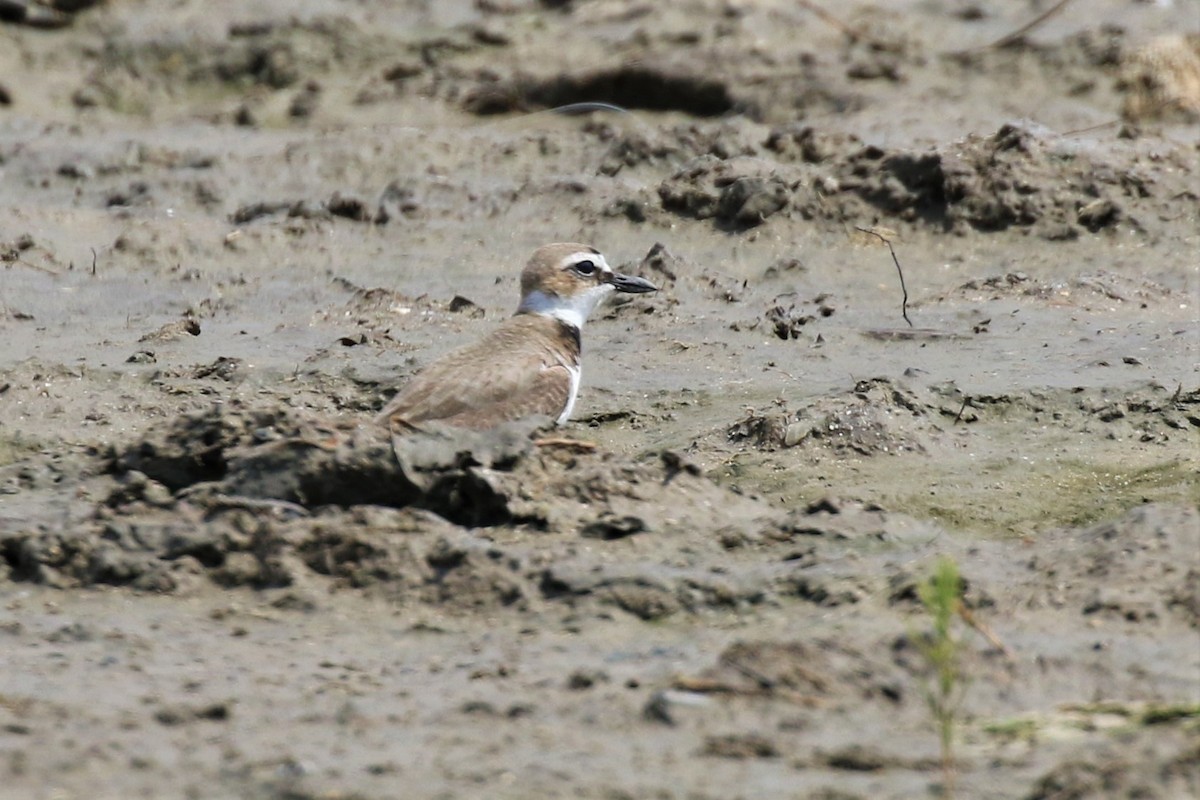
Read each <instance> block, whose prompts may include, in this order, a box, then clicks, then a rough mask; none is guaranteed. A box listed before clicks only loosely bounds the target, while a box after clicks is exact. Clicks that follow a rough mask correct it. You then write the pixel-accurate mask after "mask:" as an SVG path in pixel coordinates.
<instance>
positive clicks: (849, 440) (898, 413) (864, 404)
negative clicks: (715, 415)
mask: <svg viewBox="0 0 1200 800" xmlns="http://www.w3.org/2000/svg"><path fill="white" fill-rule="evenodd" d="M935 400H936V398H933V397H921V396H920V395H918V394H917V393H916V392H914V391H913V390H911V389H908V388H907V387H903V386H900V385H897V384H894V383H893V382H892V381H889V380H886V379H883V378H876V379H874V380H866V381H859V382H858V383H857V384H856V385H855V387H854V389H853V390H852V391H851V392H850V393H849V395H848V396H847V397H844V398H837V399H826V400H825V401H823V402H821V403H816V404H813V405H811V406H810V407H808V408H806V409H804V410H803V411H801V412H798V413H785V412H782V411H778V412H768V413H766V414H760V413H758V412H751V413H750V414H749V415H748V416H746V417H745V418H743V419H741V420H739V421H738V422H736V423H734V424H733V425H732V426H730V427H729V428H728V430H727V431H726V433H727V435H728V437H729V439H730V441H735V442H738V441H747V442H749V443H751V444H753V445H754V446H756V447H760V448H766V449H774V448H778V447H796V446H814V445H820V446H824V447H828V448H831V449H833V450H835V451H846V452H853V453H857V454H859V455H864V456H874V455H882V454H887V453H890V454H893V455H895V454H898V453H902V452H922V451H924V450H925V449H926V445H927V443H928V441H929V440H930V438H931V437H937V436H938V435H939V434H940V433H941V428H940V427H939V425H937V424H936V423H934V422H933V421H932V420H933V419H935V418H936V416H937V409H938V406H937V404H936V402H935Z"/></svg>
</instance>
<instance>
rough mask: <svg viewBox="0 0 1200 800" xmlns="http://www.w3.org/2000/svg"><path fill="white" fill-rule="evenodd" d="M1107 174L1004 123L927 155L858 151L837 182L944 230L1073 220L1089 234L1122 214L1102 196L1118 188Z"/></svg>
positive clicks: (895, 211)
mask: <svg viewBox="0 0 1200 800" xmlns="http://www.w3.org/2000/svg"><path fill="white" fill-rule="evenodd" d="M1110 172H1111V171H1106V170H1098V169H1097V165H1095V164H1092V163H1089V161H1088V159H1086V158H1084V157H1082V156H1078V157H1077V156H1075V155H1073V154H1069V153H1066V152H1062V153H1057V154H1056V153H1052V152H1048V143H1047V142H1046V141H1045V140H1043V139H1042V137H1040V136H1039V135H1038V134H1036V133H1034V132H1033V131H1031V130H1029V129H1028V128H1022V127H1018V126H1014V125H1005V126H1003V127H1001V128H1000V130H998V131H997V132H996V133H995V134H993V135H991V136H987V137H971V138H968V139H967V140H966V141H964V142H962V143H960V144H958V145H953V146H949V147H943V148H941V149H939V150H935V151H931V152H926V153H894V154H889V153H886V152H885V151H883V150H882V149H880V148H877V147H867V148H864V149H862V150H860V151H859V152H858V153H857V154H855V155H853V156H852V157H851V158H850V159H849V160H848V162H846V164H845V165H844V171H843V172H842V173H841V174H840V175H839V176H838V181H839V185H840V187H841V189H843V190H849V191H854V192H855V193H856V194H857V195H858V196H859V197H861V198H862V199H863V200H865V201H867V202H868V203H870V204H871V205H872V206H875V207H876V208H879V209H881V210H883V211H885V212H887V213H888V214H891V215H895V216H897V217H899V218H901V219H905V220H909V221H916V220H923V221H925V222H926V223H928V224H932V225H937V226H940V227H944V228H947V229H955V228H959V227H962V226H968V227H970V228H974V229H976V230H981V231H998V230H1004V229H1005V228H1009V227H1028V226H1032V225H1034V224H1038V223H1041V224H1050V223H1074V222H1078V223H1079V224H1081V225H1083V226H1084V227H1086V228H1088V229H1089V230H1093V231H1095V230H1099V229H1100V228H1103V227H1108V226H1110V225H1112V224H1114V223H1116V222H1117V221H1118V220H1119V219H1120V216H1121V214H1120V206H1119V205H1118V204H1117V203H1116V202H1115V201H1114V200H1112V199H1111V198H1110V197H1108V194H1109V193H1115V192H1124V191H1125V187H1124V186H1123V181H1122V178H1121V176H1119V175H1116V174H1115V173H1113V174H1110ZM1124 183H1127V182H1124ZM1062 187H1072V188H1070V189H1067V188H1062Z"/></svg>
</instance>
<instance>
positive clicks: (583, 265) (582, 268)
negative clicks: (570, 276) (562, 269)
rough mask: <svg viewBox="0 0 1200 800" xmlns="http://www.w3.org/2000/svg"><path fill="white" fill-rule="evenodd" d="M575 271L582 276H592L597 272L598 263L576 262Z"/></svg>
mask: <svg viewBox="0 0 1200 800" xmlns="http://www.w3.org/2000/svg"><path fill="white" fill-rule="evenodd" d="M574 266H575V271H576V272H578V273H579V274H580V275H591V274H592V273H593V272H595V271H596V263H595V262H594V261H576V262H575V265H574Z"/></svg>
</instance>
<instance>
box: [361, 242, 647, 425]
mask: <svg viewBox="0 0 1200 800" xmlns="http://www.w3.org/2000/svg"><path fill="white" fill-rule="evenodd" d="M657 290H658V287H656V286H655V285H654V284H652V283H650V282H649V281H647V280H645V279H643V278H638V277H635V276H631V275H623V274H621V273H619V272H614V271H613V269H612V268H611V267H609V265H608V262H606V261H605V260H604V256H603V255H602V254H601V253H600V251H599V250H597V249H595V248H594V247H590V246H588V245H585V244H576V243H570V242H558V243H554V244H547V245H543V246H542V247H539V248H538V249H537V250H535V251H534V253H533V255H532V256H531V257H530V259H529V262H528V263H527V264H526V265H525V268H524V270H522V272H521V300H520V304H519V305H518V306H517V310H516V313H515V314H513V316H511V317H509V318H508V319H506V320H505V321H504V322H503V323H502V324H501V325H500V326H499V327H498V328H496V329H495V330H493V331H492V332H491V333H490V334H488V335H487V336H485V337H484V338H482V339H480V340H479V341H477V342H474V343H472V344H469V345H467V346H465V347H462V348H460V349H458V350H455V351H453V352H451V353H449V354H448V355H445V356H443V357H442V358H440V359H438V360H436V361H434V362H433V363H431V364H429V365H428V366H427V367H425V369H423V370H421V371H420V372H419V373H418V374H417V375H416V376H415V377H414V378H413V379H412V380H411V381H410V382H409V383H408V384H407V385H405V386H404V387H403V388H401V390H400V391H399V393H398V394H397V395H396V396H395V397H394V398H393V399H392V401H391V402H390V403H388V404H387V405H386V406H385V407H384V408H383V410H382V411H381V412H380V413H379V415H378V417H377V418H376V421H377V422H381V423H383V424H385V425H387V426H388V428H389V429H390V430H391V431H392V432H393V433H397V432H400V431H405V430H422V429H423V428H425V427H426V424H427V423H437V424H439V425H448V426H451V427H454V428H467V429H471V430H477V431H479V430H487V429H490V428H494V427H497V426H499V425H502V424H504V423H506V422H513V421H516V420H521V419H526V418H529V417H533V416H546V417H550V418H551V419H553V420H554V422H555V424H557V425H562V424H564V423H565V422H566V421H567V420H568V419H570V417H571V412H572V411H574V410H575V400H576V397H577V396H578V394H579V383H580V378H581V375H582V366H581V361H580V358H581V356H582V338H581V334H582V330H583V325H584V322H586V321H587V318H588V315H589V314H591V313H592V312H593V311H595V310H596V308H597V306H599V305H600V304H601V303H603V302H604V301H605V300H607V299H608V298H609V297H610V296H611V295H613V294H615V293H617V292H622V293H628V294H642V293H646V292H654V291H657Z"/></svg>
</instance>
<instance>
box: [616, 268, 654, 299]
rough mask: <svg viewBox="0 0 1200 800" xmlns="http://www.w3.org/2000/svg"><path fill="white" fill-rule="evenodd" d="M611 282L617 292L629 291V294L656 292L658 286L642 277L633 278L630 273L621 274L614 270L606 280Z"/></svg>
mask: <svg viewBox="0 0 1200 800" xmlns="http://www.w3.org/2000/svg"><path fill="white" fill-rule="evenodd" d="M606 283H611V284H612V286H613V288H614V289H616V290H617V291H618V292H629V293H630V294H642V293H643V292H657V291H658V287H657V286H655V285H654V284H653V283H651V282H650V281H648V280H646V279H644V278H635V277H633V276H632V275H622V274H621V273H619V272H614V273H613V274H612V275H611V276H610V277H609V278H608V280H607V281H606Z"/></svg>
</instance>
